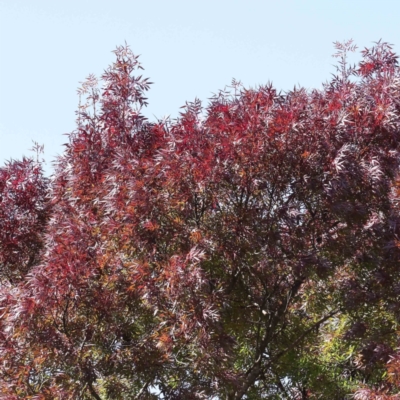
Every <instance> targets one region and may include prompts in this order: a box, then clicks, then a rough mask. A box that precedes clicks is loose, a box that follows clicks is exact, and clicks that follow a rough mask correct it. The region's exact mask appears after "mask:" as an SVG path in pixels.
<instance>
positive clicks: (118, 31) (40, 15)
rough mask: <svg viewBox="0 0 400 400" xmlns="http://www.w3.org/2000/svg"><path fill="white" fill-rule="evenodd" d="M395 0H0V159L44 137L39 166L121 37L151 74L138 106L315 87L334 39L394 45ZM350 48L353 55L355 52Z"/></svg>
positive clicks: (171, 107) (398, 42)
mask: <svg viewBox="0 0 400 400" xmlns="http://www.w3.org/2000/svg"><path fill="white" fill-rule="evenodd" d="M399 17H400V1H399V0H379V1H376V0H375V1H371V0H362V1H361V0H297V1H296V0H275V1H272V0H264V1H262V0H214V1H210V0H201V1H192V0H185V1H183V0H182V1H178V0H153V1H152V0H142V1H139V0H112V1H111V0H108V1H106V0H79V1H78V0H0V165H2V164H3V162H4V161H5V160H8V159H10V158H14V159H15V158H21V157H22V155H29V154H30V152H29V149H30V148H31V147H32V140H35V141H37V142H39V143H40V144H44V146H45V159H46V161H47V166H46V171H47V173H51V169H52V167H51V161H52V160H53V159H54V157H55V155H56V154H60V153H61V152H62V151H63V147H62V144H63V143H66V141H67V137H66V136H63V134H64V133H68V132H71V131H72V130H73V129H74V128H75V110H76V107H77V104H78V97H77V95H76V89H77V87H78V86H79V82H80V81H83V80H84V79H85V78H86V76H87V75H88V74H89V73H94V74H96V75H97V76H99V75H101V73H102V72H103V70H104V69H105V68H106V67H107V66H108V65H109V64H110V63H111V62H112V61H113V54H112V53H111V51H112V50H114V49H115V47H116V46H117V45H121V44H124V42H125V41H126V42H127V43H128V44H129V45H130V46H131V48H132V50H133V51H134V53H136V54H141V57H140V60H141V63H142V65H143V67H144V68H145V71H142V72H143V75H144V76H146V77H149V78H150V80H151V81H152V82H154V85H152V88H151V90H150V92H149V93H148V97H149V106H148V108H147V109H146V110H144V114H145V115H146V116H147V117H148V118H149V119H150V120H155V119H156V118H162V117H163V116H164V115H171V117H176V116H177V115H178V113H179V108H180V107H181V106H182V105H184V104H185V101H191V100H194V98H195V97H198V98H200V99H201V100H202V101H203V104H204V105H206V104H207V99H208V98H209V97H210V96H211V95H212V93H213V92H216V91H218V89H222V88H223V87H224V86H226V85H229V84H230V83H231V80H232V78H236V79H237V80H241V81H242V82H243V83H244V85H245V86H247V87H249V86H252V87H254V86H257V85H259V84H266V83H267V82H268V81H272V82H273V84H274V86H275V87H276V88H277V89H281V90H289V89H291V88H293V86H294V85H300V86H304V87H306V88H314V87H316V88H320V87H321V84H322V83H323V82H325V81H326V80H328V79H329V78H330V74H331V73H334V72H335V69H334V67H333V64H334V63H335V59H333V58H332V57H331V56H332V54H333V53H334V49H333V45H332V43H333V42H334V41H344V40H347V39H350V38H352V39H354V41H355V43H356V44H357V45H358V46H359V50H361V49H362V48H363V47H366V46H368V47H369V46H371V45H372V43H373V42H374V41H378V40H379V39H383V40H384V41H387V42H389V43H392V44H394V49H395V50H396V49H398V48H399V46H400V24H399V22H398V21H399ZM358 59H359V56H358V55H357V56H356V57H355V58H354V61H355V60H358Z"/></svg>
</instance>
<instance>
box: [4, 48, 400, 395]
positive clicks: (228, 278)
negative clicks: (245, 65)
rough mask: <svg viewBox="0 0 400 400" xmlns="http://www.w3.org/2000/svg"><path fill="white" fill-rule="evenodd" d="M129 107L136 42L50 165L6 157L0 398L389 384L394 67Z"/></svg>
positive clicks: (392, 363) (143, 85) (274, 391)
mask: <svg viewBox="0 0 400 400" xmlns="http://www.w3.org/2000/svg"><path fill="white" fill-rule="evenodd" d="M336 48H337V50H338V53H337V54H336V56H337V57H339V65H338V70H337V75H335V76H333V78H332V79H331V80H330V81H329V82H327V83H325V84H324V85H323V87H322V88H321V89H319V90H311V91H307V90H305V89H302V88H295V89H293V91H291V92H288V93H284V94H282V93H278V92H277V91H276V89H274V87H273V86H272V85H271V84H268V85H266V86H261V87H259V88H256V89H245V88H244V87H242V86H241V84H240V83H238V82H236V81H234V82H233V83H232V86H231V87H230V88H228V89H229V90H225V91H221V92H219V93H218V94H217V95H216V96H214V97H213V98H212V99H211V100H210V102H209V104H208V106H207V107H206V108H205V109H203V108H202V106H201V104H200V102H199V101H195V102H194V103H188V104H187V105H186V107H185V109H184V110H183V112H182V113H181V115H180V117H179V118H178V119H177V120H174V121H170V120H165V121H158V122H157V123H150V122H149V121H147V120H146V119H145V118H144V117H143V116H142V115H141V113H140V110H141V108H142V107H143V106H145V105H146V98H145V92H146V91H147V90H148V88H149V85H150V83H149V82H148V81H147V80H146V79H143V78H142V77H141V76H137V75H136V74H135V73H136V71H137V70H138V69H139V68H141V67H140V64H139V62H138V59H137V57H136V56H134V55H133V54H132V52H131V51H130V49H129V47H127V46H125V47H119V48H117V50H116V51H115V55H116V61H115V63H114V64H113V65H112V66H111V67H109V68H108V69H107V70H106V71H105V72H104V74H103V76H102V77H101V78H102V86H101V87H100V86H99V85H98V82H97V81H96V79H95V78H94V77H93V76H90V77H89V78H88V80H87V81H86V82H85V83H84V85H83V86H82V88H81V89H80V90H79V96H80V99H81V103H80V106H79V109H78V113H77V114H78V118H77V128H76V130H75V131H74V132H72V133H71V134H70V136H69V143H68V144H67V145H66V149H65V152H64V154H63V155H62V156H60V157H59V158H58V159H57V160H56V164H55V172H54V175H53V176H52V178H51V179H50V180H47V179H46V178H45V177H44V174H43V171H42V166H41V163H40V162H39V161H38V160H33V159H24V160H22V161H10V162H9V163H7V165H5V166H4V167H3V168H2V169H0V398H2V399H10V400H14V399H15V400H16V399H49V400H50V399H60V400H61V399H152V398H154V399H156V398H165V399H226V400H235V399H261V398H265V399H267V398H268V399H284V398H287V399H337V400H339V399H346V398H349V396H350V395H355V397H356V398H357V399H359V400H361V399H396V398H400V395H399V391H400V378H399V377H400V352H399V351H398V350H397V348H398V345H399V343H398V339H399V323H400V302H399V296H400V238H399V235H400V203H399V201H400V179H399V175H398V173H399V171H398V170H399V150H400V69H399V67H398V64H397V56H396V55H395V54H394V53H393V52H392V50H391V48H390V46H389V45H387V44H386V43H381V42H380V43H377V44H376V45H375V47H373V48H372V49H365V50H364V51H362V61H361V62H360V63H359V64H358V65H357V66H354V67H352V66H349V65H348V64H347V62H346V54H347V52H349V51H353V50H355V46H353V45H352V43H351V42H348V43H344V44H339V43H337V44H336Z"/></svg>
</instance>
